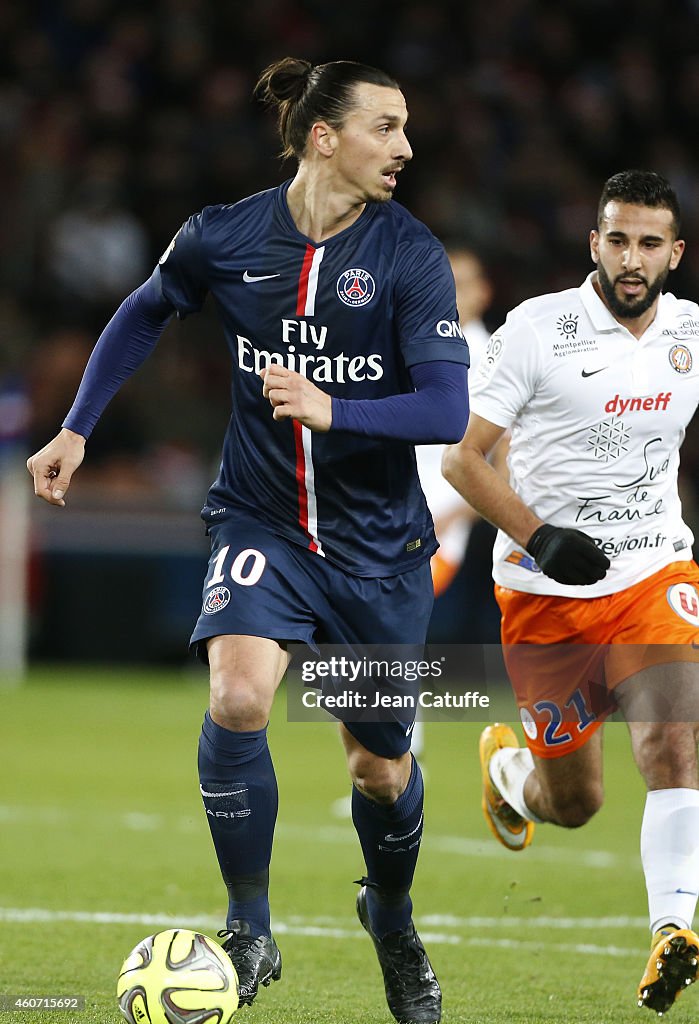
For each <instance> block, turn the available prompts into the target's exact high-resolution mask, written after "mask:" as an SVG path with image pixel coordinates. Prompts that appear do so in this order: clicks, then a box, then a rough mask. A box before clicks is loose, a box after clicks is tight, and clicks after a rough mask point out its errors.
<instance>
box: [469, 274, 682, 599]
mask: <svg viewBox="0 0 699 1024" xmlns="http://www.w3.org/2000/svg"><path fill="white" fill-rule="evenodd" d="M698 402H699V306H697V304H696V303H695V302H689V301H687V300H683V299H676V298H675V296H674V295H671V294H669V293H666V294H664V295H661V296H660V300H659V303H658V308H657V314H656V317H655V320H654V321H653V323H652V324H651V325H650V326H649V328H648V329H647V331H646V332H645V333H644V334H643V336H642V337H641V338H640V339H637V338H635V337H634V336H633V335H632V334H631V333H630V331H628V330H627V329H626V328H625V327H623V326H622V325H621V324H620V323H618V322H617V320H615V319H614V317H613V316H612V314H611V313H610V311H609V310H608V309H607V307H606V306H605V305H604V303H603V302H602V300H601V299H600V298H599V296H598V295H597V293H596V292H595V290H594V287H593V285H592V274H591V275H590V276H589V277H588V278H587V280H586V281H585V282H584V284H583V285H582V287H580V288H571V289H569V290H567V291H562V292H558V293H556V294H552V295H543V296H540V297H538V298H534V299H529V300H528V301H526V302H523V303H522V304H521V305H520V306H518V307H517V308H516V309H514V310H513V311H512V312H511V313H510V314H509V315H508V317H507V320H506V321H505V324H504V326H503V327H501V328H500V329H499V330H498V331H496V332H495V334H494V335H493V337H492V338H491V339H490V342H489V344H488V347H487V349H486V354H485V356H484V358H483V359H482V360H481V363H480V366H479V372H478V373H477V374H475V376H474V379H473V381H472V383H471V409H472V410H473V412H474V413H477V414H478V415H479V416H482V417H483V418H484V419H486V420H489V421H490V422H491V423H495V424H497V425H498V426H501V427H511V428H512V439H511V442H510V454H509V460H508V461H509V467H510V483H511V485H512V487H513V488H514V490H515V491H516V492H517V494H518V495H519V496H520V498H521V499H522V500H523V501H524V502H525V504H527V505H528V506H529V507H530V508H532V509H533V510H534V512H535V513H536V514H537V515H538V516H539V517H540V518H541V519H543V520H544V522H547V523H551V524H552V525H554V526H569V527H574V528H576V529H578V530H582V531H583V532H584V533H586V534H588V535H589V536H590V537H592V538H594V540H595V541H596V543H597V544H598V545H599V547H600V548H601V550H602V551H603V552H604V553H605V554H606V555H607V556H608V557H609V559H610V560H611V568H610V569H609V570H608V571H607V575H606V576H605V578H604V579H603V580H601V581H600V582H599V583H596V584H594V585H592V586H588V587H571V586H565V585H564V584H561V583H556V581H555V580H552V579H550V577H548V576H545V575H544V574H543V573H542V572H541V570H540V569H539V568H538V566H537V565H536V563H535V562H534V561H533V559H532V558H531V557H530V556H529V555H528V554H527V553H526V552H525V551H523V550H522V549H521V548H520V547H519V546H518V545H517V544H515V543H514V541H513V540H512V539H511V538H510V537H508V536H507V535H506V534H504V533H503V532H502V531H499V533H498V537H497V541H496V543H495V550H494V553H493V561H494V566H493V577H494V579H495V581H496V582H497V583H499V584H501V585H502V586H505V587H510V588H511V589H513V590H522V591H525V592H528V593H532V594H558V595H561V596H565V597H588V598H591V597H600V596H601V595H604V594H612V593H616V592H617V591H619V590H623V589H625V588H626V587H628V586H630V585H631V584H633V583H638V582H639V581H640V580H642V579H645V578H646V577H647V576H651V575H652V574H653V573H654V572H657V571H658V570H659V569H661V568H662V567H663V566H665V565H668V564H669V563H670V562H676V561H684V560H687V559H690V558H691V557H692V551H691V545H692V541H693V539H694V538H693V536H692V532H691V530H690V529H689V527H688V526H687V525H686V524H685V523H684V522H683V520H682V510H681V507H680V500H679V496H678V493H677V470H678V466H679V448H680V445H681V444H682V440H683V438H684V433H685V428H686V426H687V424H688V423H689V421H690V419H691V418H692V416H693V414H694V411H695V409H696V407H697V403H698Z"/></svg>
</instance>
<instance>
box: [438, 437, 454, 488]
mask: <svg viewBox="0 0 699 1024" xmlns="http://www.w3.org/2000/svg"><path fill="white" fill-rule="evenodd" d="M456 460H457V456H456V451H455V448H454V445H453V444H452V445H451V447H449V448H445V449H444V452H443V454H442V476H443V477H444V479H445V480H447V481H448V482H449V483H450V484H451V485H452V486H453V485H454V478H455V470H456Z"/></svg>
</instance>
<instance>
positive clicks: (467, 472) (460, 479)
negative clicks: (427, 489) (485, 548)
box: [442, 445, 543, 548]
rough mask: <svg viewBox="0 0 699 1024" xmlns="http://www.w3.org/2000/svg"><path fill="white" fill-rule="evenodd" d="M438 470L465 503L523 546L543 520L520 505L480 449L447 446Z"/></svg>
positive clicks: (526, 507)
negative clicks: (440, 468) (440, 467)
mask: <svg viewBox="0 0 699 1024" xmlns="http://www.w3.org/2000/svg"><path fill="white" fill-rule="evenodd" d="M442 471H443V473H444V476H445V477H446V479H447V480H448V481H449V483H450V484H451V485H452V487H454V488H455V489H456V490H457V491H458V492H459V494H460V495H461V496H462V498H464V499H465V500H466V501H467V502H468V503H469V505H471V506H472V507H473V508H475V510H476V511H477V512H478V513H479V514H480V515H481V516H483V518H484V519H487V520H488V521H489V522H491V523H493V524H494V525H495V526H497V527H498V528H499V529H501V530H504V532H505V533H507V534H509V536H510V537H512V539H513V540H514V541H515V542H516V543H517V544H519V545H521V546H522V547H523V548H524V547H526V545H527V542H528V540H529V538H530V537H531V535H532V534H533V533H534V531H535V530H536V529H538V527H539V526H541V525H542V522H543V520H541V519H539V517H538V516H536V515H535V514H534V513H533V512H532V510H531V509H530V508H529V507H528V506H527V505H525V504H524V502H523V501H522V499H521V498H519V497H518V496H517V495H516V494H515V492H514V491H513V490H512V488H511V487H510V485H509V483H508V482H507V481H506V480H504V479H503V477H502V476H500V474H499V473H497V472H496V470H494V469H493V467H492V466H491V465H490V464H489V463H488V462H486V460H485V458H484V456H483V455H482V454H481V453H480V452H478V451H476V450H464V449H463V447H461V446H458V445H456V446H453V447H451V448H447V449H446V451H445V453H444V460H443V462H442Z"/></svg>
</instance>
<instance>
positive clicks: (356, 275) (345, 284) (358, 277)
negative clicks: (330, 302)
mask: <svg viewBox="0 0 699 1024" xmlns="http://www.w3.org/2000/svg"><path fill="white" fill-rule="evenodd" d="M375 291H376V285H375V284H374V278H373V277H372V276H371V274H370V273H369V271H368V270H361V269H360V268H357V267H353V268H352V270H346V271H345V272H344V274H340V276H339V277H338V279H337V294H338V296H339V298H341V299H342V301H343V302H344V304H345V305H346V306H366V304H367V302H371V300H372V299H373V298H374V292H375Z"/></svg>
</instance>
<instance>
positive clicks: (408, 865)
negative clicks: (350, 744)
mask: <svg viewBox="0 0 699 1024" xmlns="http://www.w3.org/2000/svg"><path fill="white" fill-rule="evenodd" d="M423 796H424V787H423V784H422V772H421V771H420V765H419V764H418V763H417V761H416V760H415V758H413V766H412V771H411V773H410V779H409V780H408V785H407V786H406V788H405V790H404V792H403V793H402V794H401V795H400V796H399V797H398V799H397V800H396V802H395V803H394V804H388V805H386V804H377V803H375V802H374V801H373V800H369V799H367V797H365V796H364V795H363V794H362V793H360V792H359V790H358V789H356V788H355V787H352V820H353V822H354V827H355V828H356V830H357V834H358V835H359V842H360V843H361V846H362V852H363V853H364V860H365V863H366V869H367V879H366V881H367V908H368V911H369V920H370V922H371V927H372V930H373V932H374V933H375V934H376V935H377V936H378V937H379V938H383V937H384V936H385V935H388V933H389V932H394V931H399V930H402V929H403V928H406V927H407V926H408V924H409V923H410V917H411V914H412V910H413V904H412V900H411V899H410V886H411V884H412V881H413V875H414V874H415V865H416V864H417V855H418V852H419V849H420V839H421V838H422V806H423Z"/></svg>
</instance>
